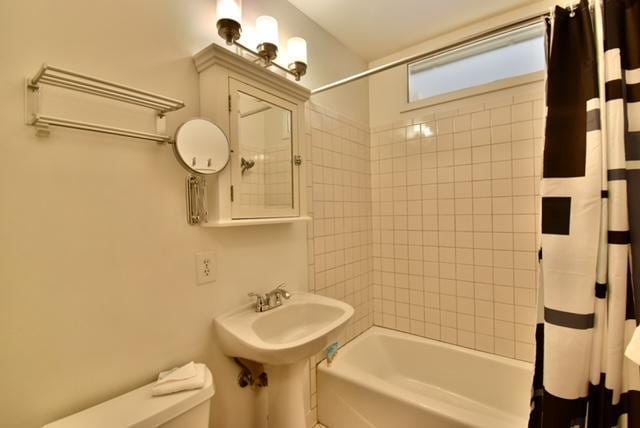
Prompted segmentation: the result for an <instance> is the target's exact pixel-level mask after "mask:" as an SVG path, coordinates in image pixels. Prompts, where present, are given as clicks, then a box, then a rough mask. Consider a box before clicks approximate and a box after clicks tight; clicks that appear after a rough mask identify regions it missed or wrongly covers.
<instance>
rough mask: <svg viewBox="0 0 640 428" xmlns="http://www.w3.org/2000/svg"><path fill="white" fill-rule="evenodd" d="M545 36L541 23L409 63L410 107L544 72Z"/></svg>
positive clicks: (543, 26)
mask: <svg viewBox="0 0 640 428" xmlns="http://www.w3.org/2000/svg"><path fill="white" fill-rule="evenodd" d="M544 32H545V25H544V24H543V23H540V24H536V25H533V26H527V27H526V28H521V29H517V30H514V31H510V32H508V33H506V34H500V35H499V36H497V37H492V38H489V39H486V40H482V41H479V42H478V43H474V44H473V45H471V46H465V47H461V48H460V49H453V50H451V51H447V52H444V53H442V54H436V55H434V56H431V57H430V58H425V59H421V60H419V61H416V62H413V63H410V64H409V65H408V67H407V71H408V76H407V82H408V97H409V100H408V101H409V103H415V102H418V101H425V100H430V99H434V100H435V99H441V98H443V97H445V96H446V95H447V94H452V93H458V92H461V91H465V92H467V91H468V90H470V89H472V88H476V87H479V86H484V85H488V84H491V83H495V82H500V81H506V80H511V79H514V78H518V77H520V76H525V75H532V74H534V73H539V72H541V71H543V70H544V68H545V42H544Z"/></svg>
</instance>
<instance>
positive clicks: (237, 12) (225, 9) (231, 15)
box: [216, 0, 242, 23]
mask: <svg viewBox="0 0 640 428" xmlns="http://www.w3.org/2000/svg"><path fill="white" fill-rule="evenodd" d="M216 14H217V18H218V20H220V19H231V20H233V21H236V22H238V23H240V22H241V20H242V0H218V2H217V3H216Z"/></svg>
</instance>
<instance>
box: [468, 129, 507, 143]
mask: <svg viewBox="0 0 640 428" xmlns="http://www.w3.org/2000/svg"><path fill="white" fill-rule="evenodd" d="M510 132H511V130H509V133H510ZM489 144H491V128H483V129H474V130H473V131H471V145H472V146H473V147H479V146H486V145H489Z"/></svg>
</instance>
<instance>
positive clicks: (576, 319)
mask: <svg viewBox="0 0 640 428" xmlns="http://www.w3.org/2000/svg"><path fill="white" fill-rule="evenodd" d="M549 30H550V31H549V32H548V35H549V39H550V44H549V50H550V51H549V60H548V70H547V107H548V110H547V119H546V131H545V147H544V158H543V172H542V186H541V193H542V209H541V213H542V222H541V231H542V237H541V250H540V253H539V259H540V275H539V277H540V284H539V303H538V307H539V315H538V318H539V321H538V325H537V328H536V364H535V375H534V380H533V391H532V398H531V414H530V418H529V427H531V428H532V427H543V428H548V427H561V428H568V427H585V426H586V427H588V428H595V427H598V428H599V427H614V426H618V427H632V428H635V427H638V428H640V370H639V367H638V365H636V364H635V363H634V362H632V361H631V360H629V359H628V358H625V356H624V350H625V346H626V345H627V343H628V342H629V340H630V338H631V335H632V334H633V331H634V330H635V328H636V326H637V325H638V323H639V322H640V0H605V3H604V5H602V4H601V3H600V2H599V1H596V2H595V5H594V8H593V13H592V12H591V10H590V5H589V3H588V2H587V1H586V0H582V1H581V3H580V4H579V5H578V6H577V8H575V9H574V10H573V11H572V10H567V9H563V8H560V7H556V9H555V13H554V16H553V19H552V22H551V25H550V27H549Z"/></svg>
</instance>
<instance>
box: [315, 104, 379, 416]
mask: <svg viewBox="0 0 640 428" xmlns="http://www.w3.org/2000/svg"><path fill="white" fill-rule="evenodd" d="M306 113H307V115H308V116H307V117H308V123H309V125H310V126H308V129H307V135H306V137H307V141H308V142H310V143H311V144H309V145H307V147H309V152H308V153H307V155H306V160H305V162H307V165H306V167H307V168H306V172H307V177H306V185H307V200H308V204H309V212H310V215H311V216H312V217H313V220H312V222H311V223H310V224H309V226H308V233H307V236H308V254H309V288H310V291H312V292H315V293H317V294H321V295H324V296H329V297H333V298H336V299H339V300H342V301H344V302H347V303H349V304H350V305H351V306H353V307H354V309H355V314H354V316H353V318H352V319H351V320H350V321H349V322H348V324H347V326H346V328H345V330H344V332H343V333H342V334H341V337H340V339H339V341H340V344H344V343H346V342H348V341H349V340H351V339H353V338H354V337H355V336H357V335H359V334H360V333H362V332H363V331H365V330H366V329H367V328H369V327H371V326H372V325H373V301H372V296H373V295H372V280H373V256H372V236H373V232H372V217H371V210H372V204H371V172H370V168H371V160H370V134H369V130H368V127H367V126H366V125H363V124H359V123H356V122H353V121H351V120H349V119H347V118H344V117H342V116H340V115H337V114H334V113H332V112H331V111H329V110H327V109H324V108H322V107H320V106H317V105H313V104H311V105H310V106H308V108H307V112H306ZM323 358H324V356H323V355H322V354H320V355H318V356H317V357H316V358H312V359H311V364H310V375H311V376H310V387H311V394H310V397H311V409H312V411H313V412H314V414H315V412H316V406H317V400H316V387H315V379H316V369H315V367H316V363H317V362H319V361H321V360H322V359H323Z"/></svg>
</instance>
